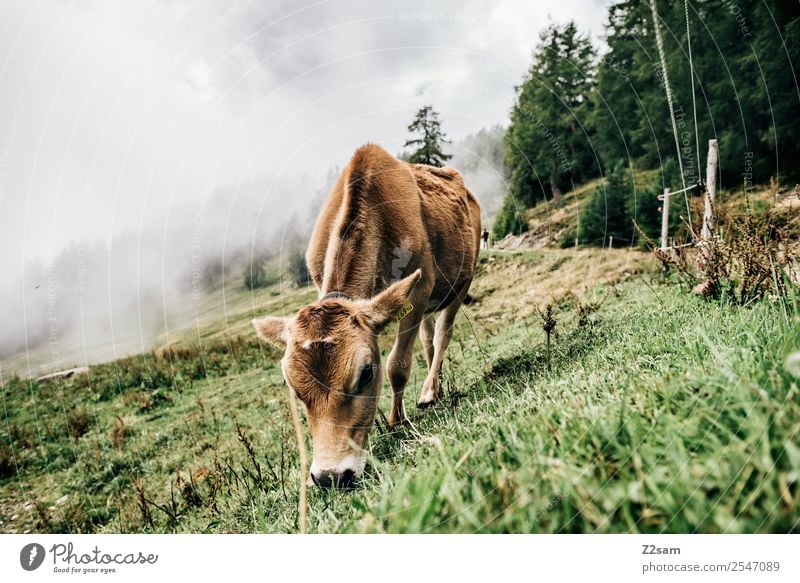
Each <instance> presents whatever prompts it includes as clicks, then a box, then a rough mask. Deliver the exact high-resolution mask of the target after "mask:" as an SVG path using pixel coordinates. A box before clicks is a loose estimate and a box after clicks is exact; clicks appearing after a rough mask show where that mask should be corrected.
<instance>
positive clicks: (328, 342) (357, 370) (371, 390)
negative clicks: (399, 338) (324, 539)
mask: <svg viewBox="0 0 800 583" xmlns="http://www.w3.org/2000/svg"><path fill="white" fill-rule="evenodd" d="M419 277H420V271H419V270H417V271H416V272H414V273H413V274H411V275H410V276H408V277H406V278H405V279H402V280H400V281H398V282H397V283H394V284H392V285H391V286H390V287H389V288H387V289H386V290H385V291H383V292H381V293H380V294H378V295H377V296H375V297H374V298H372V299H369V300H357V301H352V300H349V299H346V298H341V297H337V298H335V299H322V300H320V301H318V302H316V303H314V304H311V305H308V306H305V307H303V308H301V309H300V311H299V312H297V314H296V315H295V316H293V317H290V318H277V317H273V316H267V317H265V318H261V319H256V320H253V325H254V326H255V328H256V332H257V333H258V335H259V337H261V338H263V339H264V340H266V341H268V342H271V343H272V344H275V345H277V346H279V347H281V348H284V349H285V353H284V355H283V358H282V359H281V367H282V370H283V377H284V378H285V379H286V382H287V383H288V385H289V387H291V389H292V390H294V391H295V393H296V394H297V396H298V397H299V398H300V400H301V401H302V402H303V404H304V405H305V411H306V417H307V418H308V425H309V427H310V428H311V440H312V442H313V445H314V459H313V463H312V464H311V477H312V479H313V480H314V483H315V484H317V485H320V486H330V485H335V486H337V487H340V488H346V487H348V486H350V485H351V483H352V482H353V481H354V479H355V478H357V477H358V476H359V475H360V474H361V473H362V472H363V471H364V466H365V464H366V451H365V449H366V446H367V434H368V433H369V429H370V427H371V426H372V422H373V421H374V419H375V412H376V410H377V408H378V398H379V397H380V393H381V384H382V374H381V354H380V350H379V348H378V341H377V334H378V333H379V332H380V331H381V330H382V329H383V328H384V327H386V325H387V324H389V323H391V322H392V321H393V320H394V319H395V318H396V317H397V315H398V313H399V312H400V310H401V309H402V308H403V306H404V305H405V303H406V302H407V301H408V298H409V295H410V294H411V290H412V289H413V287H414V285H415V284H416V283H417V280H418V279H419Z"/></svg>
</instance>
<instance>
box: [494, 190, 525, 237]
mask: <svg viewBox="0 0 800 583" xmlns="http://www.w3.org/2000/svg"><path fill="white" fill-rule="evenodd" d="M524 212H525V208H524V207H523V206H522V205H521V204H520V203H519V201H517V200H515V199H514V197H513V196H512V195H510V194H509V195H507V196H506V198H505V199H504V200H503V206H502V207H501V208H500V212H499V213H497V216H496V217H495V218H494V222H493V223H492V239H494V240H495V241H499V240H500V239H502V238H503V237H505V236H506V235H508V234H509V233H510V234H512V235H519V234H520V233H522V232H523V231H525V230H527V228H528V222H527V221H526V220H525V215H524Z"/></svg>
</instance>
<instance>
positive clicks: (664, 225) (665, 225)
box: [661, 188, 669, 251]
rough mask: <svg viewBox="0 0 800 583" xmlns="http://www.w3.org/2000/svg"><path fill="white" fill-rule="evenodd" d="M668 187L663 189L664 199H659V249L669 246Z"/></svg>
mask: <svg viewBox="0 0 800 583" xmlns="http://www.w3.org/2000/svg"><path fill="white" fill-rule="evenodd" d="M668 237H669V188H665V189H664V200H662V201H661V250H662V251H666V250H667V247H668V246H669V241H668V240H667V239H668Z"/></svg>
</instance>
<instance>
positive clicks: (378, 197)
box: [253, 144, 481, 487]
mask: <svg viewBox="0 0 800 583" xmlns="http://www.w3.org/2000/svg"><path fill="white" fill-rule="evenodd" d="M480 236H481V221H480V207H479V206H478V202H477V200H475V197H474V196H473V195H472V193H470V192H469V190H467V188H466V187H465V186H464V182H463V180H462V179H461V175H460V174H459V173H458V172H457V171H456V170H454V169H452V168H434V167H431V166H424V165H419V164H406V163H405V162H401V161H400V160H398V159H397V158H395V157H394V156H392V155H391V154H389V153H388V152H386V151H385V150H384V149H383V148H381V147H380V146H376V145H374V144H367V145H365V146H362V147H361V148H359V149H358V150H357V151H356V153H355V154H354V155H353V158H352V160H351V161H350V163H349V164H348V166H347V168H346V169H345V171H344V172H343V173H342V175H341V176H340V177H339V180H338V181H337V183H336V185H335V186H334V188H333V190H332V191H331V193H330V195H329V196H328V199H327V202H326V203H325V206H324V208H323V209H322V212H321V213H320V215H319V218H318V219H317V223H316V225H315V227H314V232H313V235H312V237H311V242H310V243H309V246H308V251H307V253H306V260H307V262H308V267H309V269H310V271H311V275H312V277H313V279H314V283H315V284H316V286H317V288H318V289H319V300H318V301H317V302H315V303H313V304H311V305H308V306H305V307H303V308H301V309H300V311H299V312H298V313H297V314H296V315H295V316H294V317H290V318H278V317H272V316H267V317H265V318H261V319H257V320H253V324H254V325H255V328H256V331H257V333H258V335H259V336H260V337H261V338H263V339H265V340H267V341H269V342H272V343H274V344H277V345H278V346H280V347H283V348H285V350H286V352H285V354H284V356H283V359H282V360H281V365H282V369H283V375H284V378H285V379H286V382H287V383H288V384H289V386H290V387H291V388H292V389H293V390H294V391H295V392H296V393H297V395H298V397H299V398H300V400H301V401H302V402H303V404H304V405H305V409H306V415H307V418H308V423H309V427H310V429H311V438H312V441H313V445H314V459H313V463H312V465H311V475H312V478H313V480H314V482H315V483H316V484H319V485H322V486H329V485H331V484H335V485H337V486H338V487H347V486H348V485H349V484H350V482H352V480H353V479H354V478H356V477H358V476H359V475H360V474H361V473H362V472H363V470H364V466H365V463H366V452H365V448H366V445H367V434H368V433H369V429H370V427H371V426H372V423H373V421H374V419H375V413H376V410H377V406H378V398H379V397H380V392H381V386H382V375H381V366H380V360H381V355H380V350H379V348H378V342H377V335H378V333H380V332H381V331H382V330H383V329H384V328H386V327H387V326H388V325H390V324H391V323H392V322H394V321H396V320H398V319H399V324H398V332H397V337H396V339H395V343H394V347H393V348H392V351H391V353H390V354H389V357H388V360H387V363H386V372H387V374H388V376H389V382H390V384H391V386H392V411H391V414H390V416H389V423H390V424H391V425H397V424H399V423H402V422H404V421H405V419H406V417H405V412H404V410H403V391H404V390H405V387H406V383H407V382H408V376H409V372H410V369H411V363H412V351H413V346H414V339H415V336H416V332H417V330H419V337H420V340H421V341H422V347H423V350H424V351H425V359H426V361H427V363H428V375H427V378H426V379H425V382H424V384H423V386H422V393H421V395H420V398H419V403H418V406H419V407H425V406H428V405H432V404H434V403H435V402H436V400H437V399H438V397H439V393H440V381H439V377H440V372H441V367H442V360H443V358H444V352H445V350H446V349H447V344H448V342H449V341H450V336H451V334H452V330H453V322H454V320H455V317H456V313H457V312H458V308H459V307H460V305H461V302H462V300H463V299H464V296H465V295H466V293H467V290H468V289H469V286H470V283H471V282H472V277H473V275H474V273H475V265H476V261H477V256H478V249H479V246H480ZM435 312H441V313H440V314H439V316H438V317H437V318H436V322H435V324H434V313H435Z"/></svg>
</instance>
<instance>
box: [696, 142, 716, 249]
mask: <svg viewBox="0 0 800 583" xmlns="http://www.w3.org/2000/svg"><path fill="white" fill-rule="evenodd" d="M718 165H719V147H718V146H717V140H708V163H707V164H706V195H705V210H704V211H703V230H702V231H701V232H700V236H701V237H702V238H703V239H710V238H711V231H712V229H713V228H714V223H713V220H714V217H713V212H714V198H715V197H716V195H717V167H718Z"/></svg>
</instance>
